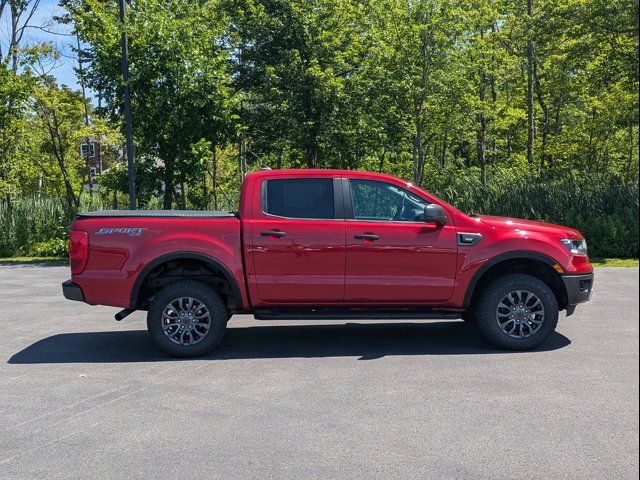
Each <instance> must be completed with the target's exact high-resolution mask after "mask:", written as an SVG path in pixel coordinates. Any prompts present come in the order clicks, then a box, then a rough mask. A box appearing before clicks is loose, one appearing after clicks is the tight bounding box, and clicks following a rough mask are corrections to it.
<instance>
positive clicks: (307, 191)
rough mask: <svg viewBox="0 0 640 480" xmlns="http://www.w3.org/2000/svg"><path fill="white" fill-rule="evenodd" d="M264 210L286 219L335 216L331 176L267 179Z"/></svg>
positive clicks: (329, 217) (330, 217) (331, 217)
mask: <svg viewBox="0 0 640 480" xmlns="http://www.w3.org/2000/svg"><path fill="white" fill-rule="evenodd" d="M264 193H265V195H264V196H263V201H262V209H263V211H264V213H267V214H269V215H275V216H278V217H287V218H317V219H333V218H335V210H334V202H333V198H334V197H333V179H331V178H291V179H277V180H267V181H266V187H265V192H264Z"/></svg>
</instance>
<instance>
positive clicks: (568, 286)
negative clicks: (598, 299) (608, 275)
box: [562, 273, 594, 316]
mask: <svg viewBox="0 0 640 480" xmlns="http://www.w3.org/2000/svg"><path fill="white" fill-rule="evenodd" d="M593 278H594V276H593V273H586V274H582V275H563V276H562V281H563V282H564V287H565V290H566V291H567V316H569V315H571V314H572V313H573V312H574V311H575V309H576V305H578V304H580V303H584V302H588V301H589V300H591V295H593Z"/></svg>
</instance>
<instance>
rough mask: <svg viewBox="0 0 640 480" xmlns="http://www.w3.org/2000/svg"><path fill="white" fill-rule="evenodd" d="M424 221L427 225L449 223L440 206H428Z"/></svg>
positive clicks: (423, 217)
mask: <svg viewBox="0 0 640 480" xmlns="http://www.w3.org/2000/svg"><path fill="white" fill-rule="evenodd" d="M422 221H423V222H426V223H436V224H438V225H445V224H446V223H447V214H446V213H445V211H444V208H442V207H441V206H440V205H434V204H430V205H427V206H426V207H425V209H424V213H423V214H422Z"/></svg>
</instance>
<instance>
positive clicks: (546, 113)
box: [533, 57, 551, 173]
mask: <svg viewBox="0 0 640 480" xmlns="http://www.w3.org/2000/svg"><path fill="white" fill-rule="evenodd" d="M533 78H534V81H535V89H536V97H537V99H538V104H539V105H540V108H541V109H542V115H543V124H542V148H541V149H542V152H541V153H540V173H542V171H543V170H544V167H545V164H546V163H547V162H548V158H547V156H548V155H547V142H548V139H549V134H550V133H551V112H550V109H549V106H548V105H547V102H546V101H545V99H544V95H542V84H541V83H540V75H538V61H537V59H536V58H535V57H534V58H533Z"/></svg>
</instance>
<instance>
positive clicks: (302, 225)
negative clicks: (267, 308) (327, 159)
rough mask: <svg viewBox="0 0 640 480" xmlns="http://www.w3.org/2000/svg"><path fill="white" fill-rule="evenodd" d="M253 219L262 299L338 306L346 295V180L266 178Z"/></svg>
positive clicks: (255, 269)
mask: <svg viewBox="0 0 640 480" xmlns="http://www.w3.org/2000/svg"><path fill="white" fill-rule="evenodd" d="M258 188H260V208H259V209H256V210H254V212H255V215H254V217H253V218H252V220H251V239H250V241H251V246H252V248H251V251H250V253H251V261H253V277H254V279H253V280H254V282H255V286H256V287H257V292H258V295H259V297H260V300H261V302H262V303H267V304H268V303H274V304H278V305H304V304H310V305H319V304H322V305H334V304H339V303H340V302H342V299H343V296H344V269H345V221H344V214H343V201H342V189H341V181H340V179H337V178H335V179H334V178H329V177H327V178H322V177H307V178H304V177H297V178H296V177H276V178H266V179H264V180H262V184H261V185H260V186H258Z"/></svg>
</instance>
